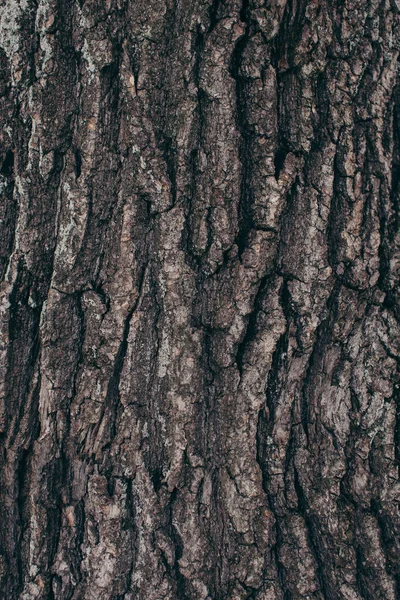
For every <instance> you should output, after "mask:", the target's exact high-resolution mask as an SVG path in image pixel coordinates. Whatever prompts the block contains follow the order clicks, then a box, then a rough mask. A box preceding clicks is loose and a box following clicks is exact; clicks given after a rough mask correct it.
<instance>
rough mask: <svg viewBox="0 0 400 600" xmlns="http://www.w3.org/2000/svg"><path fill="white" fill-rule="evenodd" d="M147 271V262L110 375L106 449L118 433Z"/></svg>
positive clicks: (107, 398)
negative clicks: (131, 336) (135, 321)
mask: <svg viewBox="0 0 400 600" xmlns="http://www.w3.org/2000/svg"><path fill="white" fill-rule="evenodd" d="M146 272H147V264H145V265H144V266H143V267H142V270H141V274H140V278H139V283H138V296H137V299H136V301H135V303H134V305H133V306H132V308H131V309H130V311H129V313H128V315H127V317H126V319H125V324H124V329H123V332H122V340H121V343H120V345H119V349H118V352H117V355H116V358H115V362H114V368H113V373H112V376H111V377H110V380H109V384H108V387H107V395H106V399H105V402H104V406H105V413H106V414H107V419H108V438H109V439H108V440H107V441H106V442H105V444H104V445H103V450H104V449H105V447H106V446H107V447H108V445H109V444H110V443H111V442H112V440H113V439H114V437H115V435H116V423H117V418H118V407H119V400H120V396H119V383H120V378H121V373H122V369H123V366H124V361H125V356H126V351H127V349H128V336H129V330H130V325H131V321H132V317H133V315H134V313H135V311H136V310H137V308H138V306H139V303H140V301H141V299H142V291H143V285H144V281H145V278H146ZM104 416H105V415H104ZM104 416H103V417H102V418H101V419H100V420H99V423H98V427H97V429H99V428H100V425H101V422H102V419H103V418H104Z"/></svg>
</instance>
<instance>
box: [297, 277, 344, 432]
mask: <svg viewBox="0 0 400 600" xmlns="http://www.w3.org/2000/svg"><path fill="white" fill-rule="evenodd" d="M340 289H341V283H340V281H337V282H336V283H335V285H334V287H333V289H332V291H331V294H330V296H329V298H328V301H327V303H326V310H327V313H328V314H327V316H326V317H325V319H323V320H322V321H321V323H320V324H319V325H318V327H317V330H316V332H315V342H314V347H313V349H312V352H311V355H310V358H309V361H308V366H307V371H306V373H305V375H304V379H303V386H302V393H301V400H300V411H301V420H302V425H303V429H304V433H305V434H306V438H307V440H308V443H309V442H310V433H311V432H310V427H309V426H310V425H311V424H313V425H314V426H315V422H314V421H311V419H310V414H309V399H308V394H309V393H310V392H312V389H313V384H314V379H315V377H316V376H317V374H318V370H319V369H320V368H321V365H320V359H321V357H322V356H323V352H324V350H325V348H326V347H327V346H328V345H329V344H330V342H331V339H332V329H333V326H334V323H335V319H336V315H337V304H338V298H339V293H340ZM300 347H301V345H300Z"/></svg>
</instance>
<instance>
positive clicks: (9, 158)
mask: <svg viewBox="0 0 400 600" xmlns="http://www.w3.org/2000/svg"><path fill="white" fill-rule="evenodd" d="M13 172H14V152H13V150H8V151H7V153H6V155H5V157H4V159H3V162H2V165H1V169H0V173H1V175H4V177H12V176H13Z"/></svg>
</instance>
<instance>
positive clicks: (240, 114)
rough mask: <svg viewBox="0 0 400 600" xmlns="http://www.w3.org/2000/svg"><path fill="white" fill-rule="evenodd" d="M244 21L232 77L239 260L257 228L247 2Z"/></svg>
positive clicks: (243, 13)
mask: <svg viewBox="0 0 400 600" xmlns="http://www.w3.org/2000/svg"><path fill="white" fill-rule="evenodd" d="M240 16H241V19H242V20H243V22H245V23H246V29H245V33H244V34H243V35H242V36H241V37H240V38H239V39H238V41H237V42H236V45H235V48H234V50H233V53H232V58H231V64H230V69H229V71H230V75H231V77H233V79H234V80H235V83H236V119H237V126H238V130H239V132H240V135H241V141H240V147H239V157H240V162H241V165H242V172H241V183H240V197H239V210H238V213H239V232H238V234H237V236H236V239H235V243H236V244H237V247H238V250H239V257H241V256H242V254H243V252H244V250H245V248H246V246H247V241H248V236H249V233H250V230H251V229H252V227H253V217H252V204H253V191H252V135H253V132H252V130H251V128H250V126H249V123H248V118H247V102H248V92H247V87H248V82H247V78H246V77H244V76H243V75H241V72H240V71H241V64H242V61H243V53H244V51H245V49H246V46H247V44H248V42H249V39H250V35H251V23H250V20H249V2H248V1H247V0H244V1H243V4H242V9H241V12H240Z"/></svg>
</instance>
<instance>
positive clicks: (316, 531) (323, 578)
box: [294, 467, 340, 600]
mask: <svg viewBox="0 0 400 600" xmlns="http://www.w3.org/2000/svg"><path fill="white" fill-rule="evenodd" d="M294 487H295V490H296V494H297V498H298V510H299V514H300V515H301V516H302V517H303V520H304V523H305V526H306V528H307V532H308V543H309V548H310V550H311V552H312V555H313V558H314V560H315V564H316V567H317V577H318V580H319V584H320V587H321V590H322V593H323V595H324V597H325V598H326V600H336V599H337V598H340V591H339V590H337V589H336V585H335V583H334V580H333V577H332V574H333V572H332V565H331V560H330V559H329V556H328V555H327V552H326V551H325V546H326V545H327V544H326V541H324V540H323V539H322V535H324V534H322V533H321V527H320V526H319V524H318V520H317V517H316V516H315V515H314V514H313V512H312V511H311V510H310V508H309V505H308V501H307V496H306V494H305V492H304V490H303V487H302V485H301V483H300V479H299V473H298V471H297V469H296V467H294ZM325 535H326V534H325Z"/></svg>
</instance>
